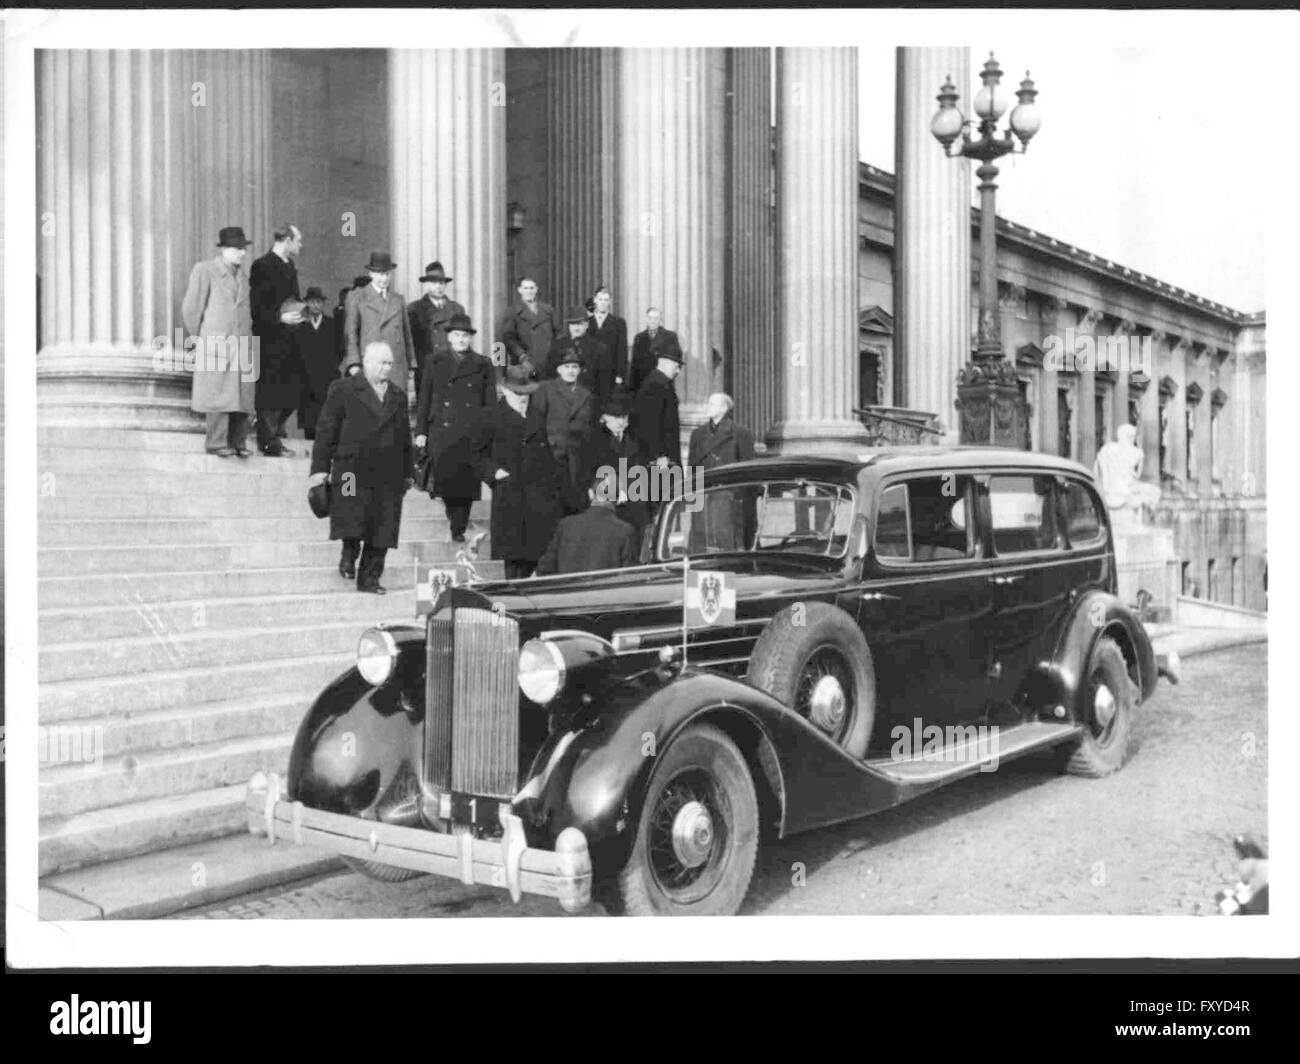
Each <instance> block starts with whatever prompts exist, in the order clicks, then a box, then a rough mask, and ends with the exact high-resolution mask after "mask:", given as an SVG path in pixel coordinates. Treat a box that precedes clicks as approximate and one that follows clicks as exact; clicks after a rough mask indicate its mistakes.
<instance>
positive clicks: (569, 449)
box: [528, 347, 600, 512]
mask: <svg viewBox="0 0 1300 1064" xmlns="http://www.w3.org/2000/svg"><path fill="white" fill-rule="evenodd" d="M556 372H558V373H559V376H558V377H555V378H554V379H552V380H547V381H542V386H541V387H540V388H538V389H537V391H535V392H534V393H533V396H532V399H530V400H529V403H528V430H529V432H530V433H537V434H539V435H540V436H542V438H544V439H545V440H546V442H547V445H548V446H549V447H550V449H551V455H552V456H553V457H554V459H555V464H556V465H557V466H558V467H559V468H560V471H561V473H562V476H563V478H564V487H565V490H564V501H565V510H566V511H567V512H576V511H578V510H581V509H583V507H584V506H585V499H586V493H585V489H584V488H583V487H582V485H583V482H584V480H585V471H584V469H583V461H584V459H585V458H586V453H587V444H588V439H589V437H590V436H591V431H592V429H593V428H594V427H595V425H596V414H597V411H598V410H599V409H600V408H599V406H598V404H597V401H596V396H595V395H594V394H593V393H592V392H591V390H590V389H588V388H586V387H584V386H583V385H582V383H581V382H580V381H579V380H578V377H579V376H580V375H581V373H582V353H581V352H580V351H579V350H578V349H577V348H572V347H570V348H566V349H565V350H564V351H563V352H562V353H561V355H560V364H559V366H558V367H556Z"/></svg>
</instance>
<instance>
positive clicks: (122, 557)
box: [36, 536, 460, 577]
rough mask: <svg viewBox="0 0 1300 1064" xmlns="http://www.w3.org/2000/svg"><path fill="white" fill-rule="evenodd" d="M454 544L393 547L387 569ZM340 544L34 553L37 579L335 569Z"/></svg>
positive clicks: (433, 558)
mask: <svg viewBox="0 0 1300 1064" xmlns="http://www.w3.org/2000/svg"><path fill="white" fill-rule="evenodd" d="M459 549H460V548H459V546H458V545H456V544H453V543H451V542H449V541H446V540H443V541H438V540H434V541H429V542H414V543H412V542H406V543H402V544H400V545H398V546H397V547H394V548H393V549H392V550H390V551H389V552H388V555H387V557H386V559H385V563H386V566H387V565H391V566H394V567H407V568H409V567H410V566H411V565H413V564H414V563H416V562H423V561H428V562H430V563H433V564H436V563H440V562H444V561H452V560H454V559H455V557H456V552H457V550H459ZM339 551H340V545H339V543H338V542H337V541H332V540H329V539H326V538H325V537H324V536H322V537H321V540H320V541H319V542H316V543H309V542H299V543H293V542H289V543H281V542H276V541H273V540H250V541H245V542H242V543H231V542H229V541H227V542H223V543H183V544H155V545H148V546H120V545H115V544H99V545H97V546H80V547H42V548H41V549H39V550H38V551H37V552H36V555H37V571H38V573H39V574H40V576H41V577H58V576H82V575H85V576H91V575H109V574H113V573H143V574H154V575H162V574H170V573H179V572H191V571H194V570H213V569H216V570H229V569H282V568H286V567H289V568H293V567H299V566H320V567H321V568H328V567H330V566H337V565H338V561H339Z"/></svg>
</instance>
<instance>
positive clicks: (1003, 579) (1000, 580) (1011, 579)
mask: <svg viewBox="0 0 1300 1064" xmlns="http://www.w3.org/2000/svg"><path fill="white" fill-rule="evenodd" d="M1024 578H1025V577H1024V574H1020V575H1018V576H990V577H989V583H990V584H997V585H998V586H999V587H1006V586H1007V585H1008V584H1018V583H1020V581H1021V580H1023V579H1024Z"/></svg>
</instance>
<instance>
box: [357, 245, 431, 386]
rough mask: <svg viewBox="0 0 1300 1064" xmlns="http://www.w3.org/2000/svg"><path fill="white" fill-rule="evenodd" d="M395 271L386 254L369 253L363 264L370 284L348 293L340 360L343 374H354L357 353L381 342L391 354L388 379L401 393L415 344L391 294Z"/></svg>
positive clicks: (402, 307) (402, 304)
mask: <svg viewBox="0 0 1300 1064" xmlns="http://www.w3.org/2000/svg"><path fill="white" fill-rule="evenodd" d="M396 268H397V263H395V262H394V261H393V260H392V258H391V257H390V256H389V254H388V252H387V251H372V252H371V253H370V261H369V262H367V263H366V272H367V273H369V274H370V283H369V284H368V285H366V286H365V287H364V288H354V289H353V290H352V291H351V292H349V293H348V298H347V305H346V310H345V312H344V321H343V335H344V338H345V340H346V343H347V347H348V351H347V354H346V355H345V356H344V359H343V369H344V372H346V373H355V372H357V370H355V369H353V367H354V366H356V367H359V366H360V365H361V352H362V351H364V350H365V349H366V346H367V345H368V344H373V343H385V344H387V345H388V346H389V347H390V348H391V349H392V352H393V368H392V370H391V371H390V375H389V379H390V380H391V381H392V382H393V383H394V384H396V385H397V387H398V388H400V389H401V390H402V391H403V392H405V391H406V389H407V384H408V382H409V380H410V377H411V366H412V365H413V364H414V362H415V345H414V344H413V342H412V340H411V323H410V320H409V319H408V318H407V316H406V301H405V300H404V299H402V296H401V293H400V292H395V291H393V288H392V280H393V271H394V270H395V269H396Z"/></svg>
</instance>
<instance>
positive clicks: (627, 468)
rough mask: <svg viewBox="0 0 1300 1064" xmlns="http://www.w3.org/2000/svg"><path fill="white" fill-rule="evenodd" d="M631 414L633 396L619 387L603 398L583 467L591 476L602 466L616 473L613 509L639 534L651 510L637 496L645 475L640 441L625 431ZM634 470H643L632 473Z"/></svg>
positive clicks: (647, 521)
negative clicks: (600, 411) (616, 480)
mask: <svg viewBox="0 0 1300 1064" xmlns="http://www.w3.org/2000/svg"><path fill="white" fill-rule="evenodd" d="M631 413H632V397H631V396H630V395H628V393H627V392H625V391H624V390H623V389H622V388H615V389H614V391H613V392H612V393H611V394H610V397H609V398H608V399H607V400H605V406H604V410H603V411H602V413H601V415H600V424H599V425H598V426H597V427H596V429H595V431H594V432H592V434H591V439H590V440H589V442H588V445H587V456H588V457H587V459H586V461H585V462H584V463H583V468H584V470H585V471H586V473H587V474H588V475H589V476H592V477H595V476H596V475H597V473H598V472H599V471H600V470H601V469H603V468H609V469H612V470H614V472H615V473H617V474H618V477H619V483H618V495H617V499H616V502H615V506H614V512H615V513H616V514H617V515H618V517H619V519H620V520H622V521H626V522H627V523H628V524H629V525H631V526H632V527H633V528H635V529H636V530H637V532H638V533H640V532H643V531H644V530H645V527H646V526H647V525H648V524H649V523H650V517H651V511H650V506H649V504H648V502H647V501H646V500H645V499H643V498H639V497H636V496H637V495H638V494H639V490H640V486H641V485H644V484H645V483H647V476H646V473H645V465H646V460H645V455H644V454H643V453H642V450H641V444H640V442H639V441H638V440H637V438H636V437H635V436H633V435H632V433H631V432H629V431H628V420H629V417H630V415H631ZM637 469H641V470H642V472H640V473H637V472H635V470H637Z"/></svg>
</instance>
